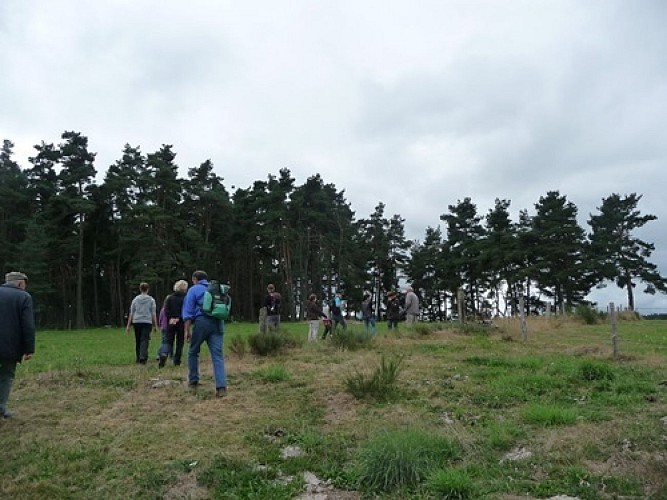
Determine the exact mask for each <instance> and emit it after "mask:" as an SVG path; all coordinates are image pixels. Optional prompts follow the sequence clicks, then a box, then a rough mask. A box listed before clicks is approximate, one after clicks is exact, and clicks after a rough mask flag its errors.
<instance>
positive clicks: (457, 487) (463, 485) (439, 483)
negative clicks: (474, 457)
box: [427, 469, 476, 500]
mask: <svg viewBox="0 0 667 500" xmlns="http://www.w3.org/2000/svg"><path fill="white" fill-rule="evenodd" d="M427 486H428V489H429V490H431V491H432V492H433V493H435V494H436V496H437V498H442V499H446V500H450V499H455V500H464V499H466V498H475V496H476V491H475V483H474V481H473V480H472V478H471V477H470V476H469V475H468V474H467V473H466V472H465V471H463V470H460V469H440V470H437V471H435V472H434V473H433V474H431V476H430V477H429V478H428V481H427Z"/></svg>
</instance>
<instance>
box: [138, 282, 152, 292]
mask: <svg viewBox="0 0 667 500" xmlns="http://www.w3.org/2000/svg"><path fill="white" fill-rule="evenodd" d="M149 289H150V285H149V284H148V283H146V282H145V281H142V282H141V283H140V284H139V291H140V292H141V293H148V290H149Z"/></svg>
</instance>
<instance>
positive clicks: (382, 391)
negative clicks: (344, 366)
mask: <svg viewBox="0 0 667 500" xmlns="http://www.w3.org/2000/svg"><path fill="white" fill-rule="evenodd" d="M402 362H403V358H402V357H400V358H396V359H392V360H389V361H387V360H386V359H385V357H384V355H383V356H382V358H381V360H380V366H378V367H377V368H376V369H375V371H374V372H373V373H371V374H368V373H361V372H359V371H356V372H355V373H354V374H353V375H349V376H348V377H347V378H346V379H345V388H346V389H347V391H348V392H349V393H350V394H352V395H353V396H354V397H355V398H357V399H366V398H370V399H376V400H379V401H386V400H388V399H391V398H392V396H394V394H395V393H396V380H397V379H398V375H399V373H400V371H401V363H402Z"/></svg>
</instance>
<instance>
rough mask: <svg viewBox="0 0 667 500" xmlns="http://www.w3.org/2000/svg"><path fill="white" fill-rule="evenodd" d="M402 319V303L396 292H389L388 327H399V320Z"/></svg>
mask: <svg viewBox="0 0 667 500" xmlns="http://www.w3.org/2000/svg"><path fill="white" fill-rule="evenodd" d="M400 319H401V304H400V302H399V301H398V296H397V295H396V292H389V293H388V294H387V327H388V328H389V329H390V330H391V329H392V328H396V329H398V321H399V320H400Z"/></svg>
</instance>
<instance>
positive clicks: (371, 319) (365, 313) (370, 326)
mask: <svg viewBox="0 0 667 500" xmlns="http://www.w3.org/2000/svg"><path fill="white" fill-rule="evenodd" d="M361 317H362V319H363V320H364V326H365V327H366V333H370V334H372V335H373V336H375V335H376V334H377V326H376V324H375V312H374V311H373V297H371V295H370V294H368V293H367V294H365V295H364V297H363V301H362V302H361Z"/></svg>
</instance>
